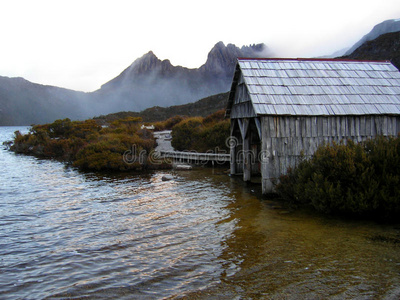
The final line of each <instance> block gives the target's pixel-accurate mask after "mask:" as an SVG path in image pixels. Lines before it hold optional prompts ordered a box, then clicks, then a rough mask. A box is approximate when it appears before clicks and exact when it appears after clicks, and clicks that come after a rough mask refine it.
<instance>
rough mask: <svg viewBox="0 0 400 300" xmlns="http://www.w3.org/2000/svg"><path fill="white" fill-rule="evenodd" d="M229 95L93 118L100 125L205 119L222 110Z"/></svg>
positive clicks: (224, 94) (223, 94)
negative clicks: (126, 120) (139, 120)
mask: <svg viewBox="0 0 400 300" xmlns="http://www.w3.org/2000/svg"><path fill="white" fill-rule="evenodd" d="M228 96H229V93H222V94H217V95H212V96H209V97H206V98H204V99H200V100H199V101H196V102H194V103H188V104H184V105H174V106H170V107H160V106H155V107H152V108H148V109H145V110H143V111H142V112H133V111H132V112H118V113H113V114H108V115H102V116H99V117H95V118H93V119H94V120H96V122H98V123H100V124H108V123H111V122H113V121H115V120H118V119H123V118H127V117H140V118H142V120H143V122H147V123H154V122H162V121H165V120H167V119H169V118H173V117H175V116H190V117H206V116H208V115H210V114H212V113H214V112H216V111H218V110H221V109H224V108H225V107H226V104H227V102H228Z"/></svg>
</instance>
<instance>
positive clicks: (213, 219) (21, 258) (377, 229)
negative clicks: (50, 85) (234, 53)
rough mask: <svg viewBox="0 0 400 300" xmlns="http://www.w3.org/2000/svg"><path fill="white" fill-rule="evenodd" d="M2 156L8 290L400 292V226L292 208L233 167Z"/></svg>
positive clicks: (255, 295) (2, 242) (261, 294)
mask: <svg viewBox="0 0 400 300" xmlns="http://www.w3.org/2000/svg"><path fill="white" fill-rule="evenodd" d="M15 129H16V128H10V127H0V141H2V140H5V139H9V138H10V137H11V136H12V132H13V131H14V130H15ZM0 165H1V169H0V298H1V299H44V298H50V299H51V298H85V299H87V298H89V299H117V298H118V299H138V298H139V299H162V298H187V299H196V298H197V299H210V298H211V299H213V298H214V299H270V298H276V299H288V298H289V299H290V298H292V299H298V298H303V299H319V298H320V299H324V298H333V299H336V298H337V299H342V298H349V299H351V298H360V299H398V298H399V296H400V243H399V241H400V233H399V232H400V230H399V228H398V227H396V226H394V225H379V224H375V223H372V222H362V221H344V220H339V219H335V218H326V217H323V216H320V215H317V214H314V213H311V212H302V211H289V210H287V209H286V208H284V207H281V206H279V205H278V204H277V203H276V202H274V201H270V200H267V199H263V198H262V197H261V196H260V188H259V186H256V185H254V186H246V185H244V184H243V183H242V181H241V180H240V179H236V178H230V177H229V176H227V175H226V174H224V172H223V171H224V170H223V169H214V170H213V169H202V168H199V169H196V170H194V171H189V172H187V171H186V172H185V171H183V172H173V171H168V172H165V171H164V172H154V173H148V174H115V173H112V174H106V173H82V172H79V171H77V170H75V169H74V168H71V167H66V166H65V165H64V164H62V163H60V162H56V161H50V160H40V159H36V158H33V157H27V156H21V155H15V154H13V153H11V152H8V151H6V150H4V149H1V150H0ZM166 173H172V174H173V175H174V179H173V180H171V181H162V179H161V178H162V176H163V175H165V174H166Z"/></svg>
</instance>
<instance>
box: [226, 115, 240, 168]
mask: <svg viewBox="0 0 400 300" xmlns="http://www.w3.org/2000/svg"><path fill="white" fill-rule="evenodd" d="M235 122H236V120H234V119H232V120H231V135H230V137H229V141H228V144H229V147H230V155H231V161H230V166H231V175H235V174H236V159H237V158H236V147H237V143H238V141H237V138H236V137H235V136H234V135H233V133H234V129H235Z"/></svg>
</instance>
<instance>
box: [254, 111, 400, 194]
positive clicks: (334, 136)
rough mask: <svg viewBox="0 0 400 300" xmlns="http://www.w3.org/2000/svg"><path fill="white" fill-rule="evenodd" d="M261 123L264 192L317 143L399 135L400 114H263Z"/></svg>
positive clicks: (313, 149) (271, 188) (272, 186)
mask: <svg viewBox="0 0 400 300" xmlns="http://www.w3.org/2000/svg"><path fill="white" fill-rule="evenodd" d="M261 126H262V128H261V129H262V148H261V151H262V152H263V153H262V157H263V160H262V162H261V163H262V165H261V174H262V178H263V193H268V192H272V191H273V189H274V184H275V183H276V182H277V179H278V178H279V176H280V175H282V174H286V172H287V169H288V168H289V167H295V166H296V164H297V163H298V161H299V159H300V157H301V155H304V156H305V157H310V156H311V155H313V153H314V152H315V151H316V150H317V148H318V146H320V145H322V144H324V143H325V144H326V143H332V142H337V143H338V142H340V141H342V140H344V142H345V141H346V140H348V139H351V140H354V141H355V142H361V141H364V140H367V139H370V138H372V137H375V136H377V135H384V136H396V135H397V134H398V133H399V132H400V117H399V116H382V115H379V116H329V117H327V116H326V117H325V116H319V117H315V116H310V117H307V116H301V117H299V116H264V117H262V118H261Z"/></svg>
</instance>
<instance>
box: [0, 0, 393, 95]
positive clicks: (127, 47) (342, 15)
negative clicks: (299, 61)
mask: <svg viewBox="0 0 400 300" xmlns="http://www.w3.org/2000/svg"><path fill="white" fill-rule="evenodd" d="M397 18H400V2H399V0H376V1H371V0H335V1H323V0H302V1H299V0H293V1H292V0H273V1H269V0H264V1H256V0H246V1H243V0H241V1H235V0H227V1H225V0H223V1H219V0H211V1H209V0H202V1H188V0H186V1H177V0H168V1H165V0H161V1H158V0H156V1H154V0H153V1H145V0H140V1H133V0H131V1H128V0H34V1H33V0H0V30H1V35H0V41H1V43H0V75H1V76H8V77H24V78H25V79H27V80H30V81H33V82H35V83H41V84H48V85H55V86H59V87H65V88H69V89H75V90H81V91H93V90H96V89H98V88H100V86H101V85H102V84H104V83H105V82H107V81H109V80H111V79H112V78H114V77H116V76H117V75H119V74H120V73H121V72H122V71H123V70H124V69H125V68H126V67H128V66H129V65H130V64H131V63H132V62H133V61H134V60H135V59H136V58H138V57H141V56H142V55H143V54H145V53H147V52H148V51H150V50H152V51H153V52H154V53H155V54H156V55H157V56H158V57H159V58H160V59H170V61H171V63H172V64H173V65H182V66H185V67H189V68H197V67H199V66H201V65H202V64H204V63H205V61H206V59H207V54H208V52H209V51H210V50H211V48H212V47H213V46H214V45H215V44H216V43H217V42H219V41H223V42H224V43H225V44H228V43H232V44H235V45H237V46H239V47H240V46H242V45H249V44H254V43H265V44H266V45H267V46H268V47H269V48H270V49H271V50H272V51H273V52H275V53H276V56H279V57H313V56H320V55H324V54H331V53H333V52H335V51H337V50H339V49H342V48H345V47H350V46H352V45H353V44H354V43H355V42H357V41H358V40H359V39H360V38H361V37H362V36H363V35H364V34H366V33H368V32H369V31H370V30H371V29H372V27H373V26H374V25H376V24H378V23H380V22H382V21H384V20H387V19H397Z"/></svg>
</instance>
